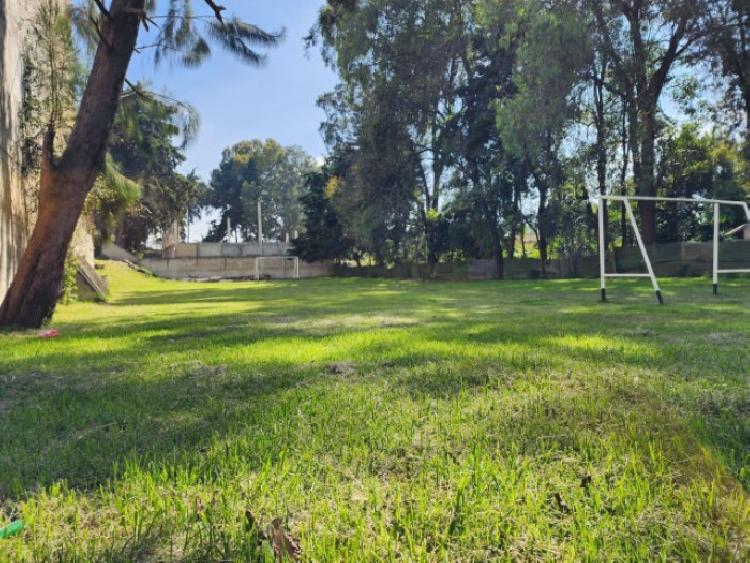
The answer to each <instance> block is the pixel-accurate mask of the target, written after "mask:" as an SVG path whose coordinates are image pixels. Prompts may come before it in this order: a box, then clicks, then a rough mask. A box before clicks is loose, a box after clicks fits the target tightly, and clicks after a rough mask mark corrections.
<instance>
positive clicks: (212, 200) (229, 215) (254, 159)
mask: <svg viewBox="0 0 750 563" xmlns="http://www.w3.org/2000/svg"><path fill="white" fill-rule="evenodd" d="M315 168H316V166H315V162H314V161H313V159H312V157H310V156H309V155H308V154H307V153H305V152H304V151H303V150H302V149H300V148H299V147H284V146H282V145H280V144H279V143H278V142H277V141H275V140H273V139H268V140H266V141H260V140H258V139H255V140H252V141H243V142H240V143H237V144H235V145H233V146H232V147H230V148H228V149H226V150H224V152H223V153H222V157H221V163H220V164H219V167H218V168H217V169H216V170H214V171H213V173H212V176H211V186H210V190H209V191H208V194H207V197H206V202H207V203H208V205H210V206H212V207H214V208H216V209H218V210H220V211H221V218H220V220H219V221H218V222H217V223H216V224H215V225H214V227H213V228H212V230H211V232H210V233H209V235H208V239H209V240H214V241H219V240H222V239H223V238H224V237H226V236H227V235H228V234H231V233H228V232H227V224H228V223H229V224H230V225H231V226H232V230H234V229H238V230H239V231H240V232H241V234H242V236H243V238H245V239H253V238H257V232H258V213H257V204H258V201H260V202H261V207H262V215H263V234H264V236H268V237H272V238H277V239H285V238H286V237H287V236H289V237H290V238H292V237H294V233H295V232H297V231H298V230H299V228H300V226H301V222H302V210H301V206H300V202H299V198H300V197H301V196H302V194H303V188H304V184H305V178H306V176H307V175H308V174H309V173H310V172H312V171H313V170H314V169H315Z"/></svg>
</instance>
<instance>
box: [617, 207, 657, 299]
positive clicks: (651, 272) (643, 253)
mask: <svg viewBox="0 0 750 563" xmlns="http://www.w3.org/2000/svg"><path fill="white" fill-rule="evenodd" d="M625 209H626V210H627V212H628V217H630V224H631V225H633V231H635V240H636V241H637V242H638V247H639V248H640V249H641V256H643V261H644V262H646V269H647V270H648V275H649V277H650V278H651V284H652V285H653V286H654V291H655V292H656V298H657V299H658V300H659V303H661V304H662V305H664V297H663V296H662V294H661V289H660V288H659V282H658V281H656V276H655V275H654V269H653V268H652V267H651V259H650V258H649V257H648V252H646V247H645V246H644V244H643V239H642V238H641V231H639V230H638V222H637V221H636V220H635V215H634V214H633V207H632V206H631V205H630V200H629V199H626V200H625Z"/></svg>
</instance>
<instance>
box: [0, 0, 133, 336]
mask: <svg viewBox="0 0 750 563" xmlns="http://www.w3.org/2000/svg"><path fill="white" fill-rule="evenodd" d="M143 7H144V0H113V1H112V4H111V6H110V10H109V15H108V16H107V15H102V16H101V17H100V22H99V28H100V32H101V38H100V41H99V46H98V47H97V50H96V55H95V57H94V64H93V66H92V68H91V74H90V75H89V79H88V82H87V84H86V90H85V91H84V93H83V98H82V99H81V106H80V109H79V111H78V116H77V118H76V122H75V125H74V127H73V131H72V132H71V134H70V138H69V140H68V144H67V146H66V148H65V151H64V152H63V154H62V156H61V157H60V158H59V159H56V158H55V157H54V155H53V154H52V153H53V145H54V131H53V130H52V129H51V128H50V130H49V131H48V135H47V139H46V140H45V146H44V147H43V157H42V170H41V180H40V189H39V216H38V218H37V222H36V225H35V227H34V232H33V234H32V236H31V240H30V241H29V245H28V246H27V248H26V250H25V252H24V255H23V257H22V259H21V264H20V265H19V268H18V271H17V272H16V275H15V277H14V278H13V283H12V284H11V286H10V289H9V290H8V294H7V295H6V297H5V300H4V301H3V304H2V307H0V326H3V327H23V328H38V327H40V326H41V325H42V324H43V323H44V321H45V320H47V319H49V318H50V317H51V316H52V313H53V312H54V309H55V304H56V302H57V298H58V293H59V289H60V282H61V280H62V276H63V270H64V265H65V255H66V254H67V250H68V246H69V245H70V240H71V238H72V236H73V232H74V231H75V227H76V224H77V223H78V219H79V218H80V215H81V211H82V209H83V204H84V201H85V200H86V196H87V195H88V193H89V191H90V190H91V188H92V186H93V185H94V181H95V180H96V176H97V174H98V172H99V170H100V168H101V164H102V162H103V159H104V155H105V152H106V147H107V138H108V137H109V132H110V130H111V128H112V122H113V120H114V116H115V111H116V110H117V103H118V101H119V97H120V94H121V92H122V85H123V82H124V80H125V73H126V71H127V68H128V64H129V62H130V57H131V55H132V53H133V49H134V48H135V43H136V39H137V38H138V28H139V26H140V14H141V13H142V11H143Z"/></svg>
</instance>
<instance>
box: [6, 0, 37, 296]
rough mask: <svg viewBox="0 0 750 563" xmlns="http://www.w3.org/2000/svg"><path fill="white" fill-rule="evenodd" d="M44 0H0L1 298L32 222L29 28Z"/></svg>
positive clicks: (21, 251)
mask: <svg viewBox="0 0 750 563" xmlns="http://www.w3.org/2000/svg"><path fill="white" fill-rule="evenodd" d="M40 4H41V0H26V1H24V2H19V1H16V0H0V299H2V298H3V297H4V296H5V292H6V291H7V289H8V286H9V285H10V282H11V280H12V279H13V275H14V273H15V271H16V268H17V267H18V262H19V261H20V259H21V255H22V253H23V250H24V248H25V246H26V241H27V239H28V236H29V233H30V230H31V226H32V223H33V203H34V202H32V201H29V199H30V198H28V197H27V190H26V189H25V185H24V178H23V175H22V173H21V124H20V118H21V109H22V102H23V69H24V65H23V44H24V36H25V32H26V30H27V29H28V26H29V24H30V22H31V19H32V17H33V15H34V14H35V13H36V10H37V9H38V7H39V5H40Z"/></svg>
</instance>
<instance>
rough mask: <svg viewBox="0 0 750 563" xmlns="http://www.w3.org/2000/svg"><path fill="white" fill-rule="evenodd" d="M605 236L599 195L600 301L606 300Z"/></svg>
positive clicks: (602, 203) (602, 204)
mask: <svg viewBox="0 0 750 563" xmlns="http://www.w3.org/2000/svg"><path fill="white" fill-rule="evenodd" d="M606 252H607V249H606V236H605V232H604V198H603V197H602V196H601V195H600V196H599V277H600V279H601V280H600V281H601V284H600V287H601V295H602V301H606V300H607V256H606Z"/></svg>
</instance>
